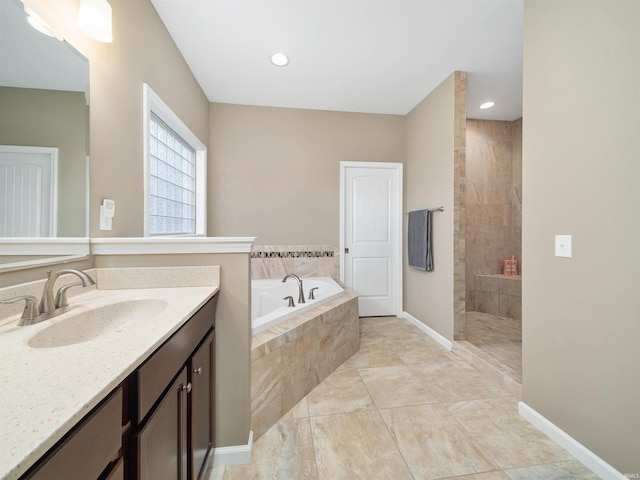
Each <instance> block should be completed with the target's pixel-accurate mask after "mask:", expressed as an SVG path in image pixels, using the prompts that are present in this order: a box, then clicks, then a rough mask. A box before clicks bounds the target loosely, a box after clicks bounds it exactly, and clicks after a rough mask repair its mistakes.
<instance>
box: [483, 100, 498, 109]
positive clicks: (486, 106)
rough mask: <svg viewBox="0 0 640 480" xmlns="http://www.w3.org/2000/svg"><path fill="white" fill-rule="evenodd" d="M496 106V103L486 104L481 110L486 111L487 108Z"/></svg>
mask: <svg viewBox="0 0 640 480" xmlns="http://www.w3.org/2000/svg"><path fill="white" fill-rule="evenodd" d="M495 104H496V102H484V103H483V104H482V105H480V110H486V109H487V108H491V107H493V106H494V105H495Z"/></svg>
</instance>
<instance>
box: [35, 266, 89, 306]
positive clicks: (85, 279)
mask: <svg viewBox="0 0 640 480" xmlns="http://www.w3.org/2000/svg"><path fill="white" fill-rule="evenodd" d="M68 273H70V274H73V275H75V276H77V277H78V278H79V279H80V282H81V284H82V286H83V287H90V286H91V285H95V284H96V282H94V281H93V279H92V278H91V277H90V276H89V275H87V274H86V273H84V272H82V271H80V270H76V269H74V268H65V269H62V270H58V271H57V272H53V273H50V274H49V278H48V279H47V282H46V283H45V284H44V291H43V292H42V300H40V308H39V310H40V315H51V314H52V313H54V312H55V311H56V310H57V309H59V308H64V306H63V305H62V304H63V303H66V296H65V293H66V290H67V289H68V288H70V287H62V288H61V289H60V290H61V292H59V295H58V303H60V306H56V303H55V302H54V300H53V286H54V284H55V283H56V280H57V279H58V278H59V277H61V276H62V275H66V274H68ZM78 285H79V284H78ZM73 286H75V285H73ZM63 289H64V290H63ZM63 298H64V300H65V301H64V302H63V301H61V300H62V299H63Z"/></svg>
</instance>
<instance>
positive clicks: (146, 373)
mask: <svg viewBox="0 0 640 480" xmlns="http://www.w3.org/2000/svg"><path fill="white" fill-rule="evenodd" d="M114 292H115V293H114ZM121 292H123V291H99V290H94V291H93V292H90V293H88V294H87V296H88V297H90V301H85V302H84V303H87V304H91V305H92V307H91V309H92V310H95V309H96V308H100V304H101V303H100V302H102V304H104V305H111V304H114V305H118V306H120V305H122V304H124V303H126V302H125V300H124V299H127V298H129V299H135V301H137V302H145V301H149V298H154V299H159V298H162V299H164V300H163V301H164V303H165V304H166V305H167V306H166V307H165V309H164V310H163V311H161V312H160V313H154V318H144V319H143V320H141V319H137V320H134V321H132V322H130V323H125V324H123V325H120V326H118V327H117V329H116V330H114V332H109V333H107V334H104V335H103V337H104V338H102V337H99V338H96V339H92V340H91V341H76V342H77V343H73V344H67V345H61V346H51V345H50V344H40V343H37V342H35V343H34V339H38V338H40V337H43V336H44V337H47V338H49V339H51V338H55V335H44V334H43V333H42V332H44V333H45V334H47V333H48V331H50V332H54V333H55V328H56V326H57V325H56V324H55V322H56V321H58V320H57V319H54V320H49V321H46V322H42V323H43V324H46V323H47V322H52V323H51V325H40V324H38V325H34V326H29V327H14V326H9V327H7V326H4V327H2V329H3V331H2V332H0V333H1V335H0V339H2V345H0V347H1V348H3V349H4V348H5V347H6V351H5V353H6V356H5V355H4V353H3V356H5V358H3V364H4V367H5V370H4V371H3V372H2V378H3V379H5V380H6V379H7V378H8V375H10V373H8V371H7V369H6V367H7V365H8V364H7V363H6V362H5V359H6V360H7V361H8V362H13V361H16V360H17V359H18V358H22V359H23V363H24V364H25V365H16V370H17V373H18V374H20V372H22V373H27V372H28V370H29V369H30V368H35V370H34V372H40V374H39V375H37V378H36V379H32V380H31V381H27V382H24V383H25V385H23V387H24V388H23V392H22V395H21V394H20V393H19V392H18V393H15V394H12V395H6V396H4V398H3V399H2V407H3V409H4V408H11V407H15V408H12V409H11V412H10V415H5V413H6V410H5V411H3V416H4V417H5V418H4V419H3V429H5V428H4V427H8V428H7V429H12V430H13V432H4V434H3V442H2V443H3V450H5V451H4V452H3V458H2V462H1V465H0V466H1V467H2V470H0V478H3V479H14V478H19V479H37V480H51V479H63V478H64V479H78V480H88V479H101V480H102V479H119V480H120V479H127V480H133V479H148V480H160V479H185V480H186V479H193V480H197V479H200V478H202V477H203V476H204V474H205V472H206V470H207V469H206V468H205V467H206V466H207V464H208V461H209V459H210V456H211V455H212V451H213V442H214V432H215V428H214V427H215V426H214V394H215V391H214V358H215V310H216V304H217V300H218V295H217V292H218V287H208V288H206V287H192V288H166V289H148V290H145V289H141V290H128V291H124V292H126V293H121ZM145 296H146V297H148V298H145ZM78 298H80V297H78ZM77 302H78V301H77ZM109 302H112V303H111V304H110V303H109ZM82 303H83V302H81V304H80V306H78V309H79V311H80V314H82V313H83V312H82V308H83V307H82ZM96 305H98V306H96ZM141 305H145V306H146V305H147V304H145V303H141ZM87 308H88V307H87ZM118 308H121V307H118ZM145 310H147V309H146V307H145ZM87 311H89V310H87ZM64 321H65V319H61V320H59V322H60V324H62V323H63V322H64ZM67 321H70V320H67ZM47 328H48V329H49V330H48V331H47V330H46V329H47ZM29 342H31V343H29ZM25 349H29V350H25ZM96 358H98V359H99V361H97V362H96V361H95V360H96ZM39 362H44V363H43V364H42V365H41V368H38V367H39ZM61 370H62V371H61ZM64 370H66V371H64ZM63 380H64V381H63ZM3 395H4V394H3ZM31 395H37V396H38V398H32V396H31ZM12 403H13V405H12ZM21 409H22V410H21ZM14 410H16V411H14ZM45 412H49V414H48V416H47V414H46V413H45ZM9 416H11V417H12V418H7V417H9ZM20 422H22V424H20ZM7 429H5V430H7ZM9 435H13V436H12V439H13V440H12V441H11V442H9V438H10V437H9ZM5 442H7V443H5ZM5 446H6V447H8V448H7V449H5ZM21 456H22V457H24V458H21ZM16 457H17V458H16ZM16 460H17V461H18V462H20V463H19V464H16Z"/></svg>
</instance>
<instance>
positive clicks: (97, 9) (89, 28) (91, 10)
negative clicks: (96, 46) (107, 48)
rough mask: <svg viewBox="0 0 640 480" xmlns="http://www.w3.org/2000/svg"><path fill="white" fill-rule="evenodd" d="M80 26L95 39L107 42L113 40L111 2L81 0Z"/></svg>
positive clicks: (105, 0)
mask: <svg viewBox="0 0 640 480" xmlns="http://www.w3.org/2000/svg"><path fill="white" fill-rule="evenodd" d="M78 27H79V28H80V30H82V32H83V33H85V34H86V35H88V36H89V37H91V38H93V39H94V40H98V41H99V42H105V43H110V42H112V41H113V36H112V34H111V5H109V2H108V1H107V0H80V12H79V13H78Z"/></svg>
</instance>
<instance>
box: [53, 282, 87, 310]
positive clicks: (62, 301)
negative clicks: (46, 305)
mask: <svg viewBox="0 0 640 480" xmlns="http://www.w3.org/2000/svg"><path fill="white" fill-rule="evenodd" d="M81 286H82V282H76V283H69V284H67V285H63V286H62V287H60V288H59V289H58V293H57V294H56V302H55V304H56V308H61V307H68V306H69V301H68V300H67V290H69V289H70V288H71V287H81Z"/></svg>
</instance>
